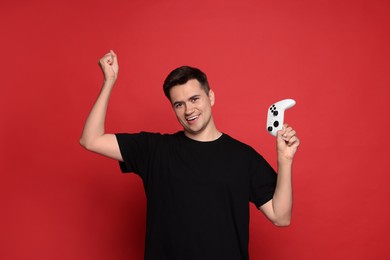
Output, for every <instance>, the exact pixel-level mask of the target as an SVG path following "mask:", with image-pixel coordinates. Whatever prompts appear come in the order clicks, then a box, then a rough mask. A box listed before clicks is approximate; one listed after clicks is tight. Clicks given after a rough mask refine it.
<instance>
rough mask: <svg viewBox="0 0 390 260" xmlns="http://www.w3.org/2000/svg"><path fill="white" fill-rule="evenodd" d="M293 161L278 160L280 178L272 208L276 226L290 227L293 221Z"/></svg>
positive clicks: (278, 178)
mask: <svg viewBox="0 0 390 260" xmlns="http://www.w3.org/2000/svg"><path fill="white" fill-rule="evenodd" d="M292 163H293V161H292V160H288V159H284V158H278V177H277V184H276V189H275V193H274V196H273V199H272V207H273V211H274V214H275V220H276V221H275V224H277V225H281V226H288V225H289V224H290V220H291V213H292V204H293V198H292V197H293V194H292Z"/></svg>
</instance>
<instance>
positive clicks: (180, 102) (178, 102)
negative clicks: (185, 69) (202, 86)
mask: <svg viewBox="0 0 390 260" xmlns="http://www.w3.org/2000/svg"><path fill="white" fill-rule="evenodd" d="M198 97H200V95H199V94H196V95H193V96H191V97H189V98H188V100H191V99H194V98H198ZM183 103H185V102H184V101H175V102H173V103H172V105H173V106H176V105H178V104H183Z"/></svg>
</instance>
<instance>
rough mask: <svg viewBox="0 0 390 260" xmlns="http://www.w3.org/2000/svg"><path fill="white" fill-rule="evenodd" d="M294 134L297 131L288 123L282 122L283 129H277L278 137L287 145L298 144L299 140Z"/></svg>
mask: <svg viewBox="0 0 390 260" xmlns="http://www.w3.org/2000/svg"><path fill="white" fill-rule="evenodd" d="M296 134H297V132H296V131H295V130H294V129H293V128H292V127H291V126H289V125H288V124H284V125H283V129H282V130H280V131H278V137H279V138H281V139H282V140H283V141H285V142H286V143H287V145H288V146H292V145H293V144H298V145H299V143H300V141H299V138H298V137H297V136H296Z"/></svg>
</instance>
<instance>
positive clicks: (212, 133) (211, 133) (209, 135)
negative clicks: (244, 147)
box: [184, 120, 222, 142]
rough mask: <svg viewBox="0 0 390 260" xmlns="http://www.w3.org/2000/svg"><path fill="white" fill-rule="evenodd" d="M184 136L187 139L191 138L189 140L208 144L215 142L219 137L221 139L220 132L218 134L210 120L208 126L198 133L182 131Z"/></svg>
mask: <svg viewBox="0 0 390 260" xmlns="http://www.w3.org/2000/svg"><path fill="white" fill-rule="evenodd" d="M184 134H185V135H186V136H187V137H188V138H191V139H193V140H196V141H200V142H210V141H215V140H217V139H218V138H219V137H221V135H222V132H220V131H219V130H218V129H217V128H216V126H215V124H214V122H213V121H212V120H211V122H210V123H209V125H208V126H207V127H206V128H205V129H203V130H201V131H199V132H191V131H188V130H186V129H184Z"/></svg>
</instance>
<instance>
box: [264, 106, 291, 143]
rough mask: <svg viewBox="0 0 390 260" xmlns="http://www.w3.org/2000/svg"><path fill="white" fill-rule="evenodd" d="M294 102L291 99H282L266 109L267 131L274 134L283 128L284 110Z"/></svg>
mask: <svg viewBox="0 0 390 260" xmlns="http://www.w3.org/2000/svg"><path fill="white" fill-rule="evenodd" d="M295 104H296V102H295V100H293V99H284V100H281V101H279V102H276V103H275V104H272V105H271V106H270V107H269V109H268V111H267V131H268V132H269V133H270V134H271V135H273V136H276V134H277V132H278V131H279V130H281V129H282V128H283V124H284V111H285V110H287V109H289V108H291V107H293V106H294V105H295Z"/></svg>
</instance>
